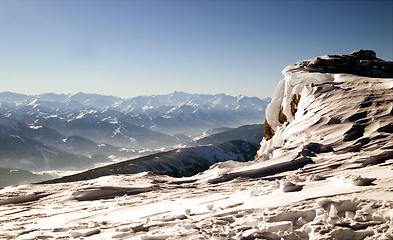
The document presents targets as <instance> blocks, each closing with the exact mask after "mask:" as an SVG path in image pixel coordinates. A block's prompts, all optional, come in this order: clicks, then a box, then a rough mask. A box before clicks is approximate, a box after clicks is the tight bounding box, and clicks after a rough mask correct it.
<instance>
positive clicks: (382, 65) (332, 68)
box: [287, 50, 393, 78]
mask: <svg viewBox="0 0 393 240" xmlns="http://www.w3.org/2000/svg"><path fill="white" fill-rule="evenodd" d="M287 70H288V71H293V72H295V71H299V70H304V71H309V72H326V73H350V74H355V75H359V76H364V77H377V78H392V77H393V62H388V61H383V60H381V59H379V58H377V54H376V53H375V52H374V51H372V50H357V51H355V52H352V53H349V54H344V55H326V56H322V57H317V58H314V59H311V60H306V61H301V62H298V63H296V64H294V65H291V66H290V67H289V68H288V69H287Z"/></svg>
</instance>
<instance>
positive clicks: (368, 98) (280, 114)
mask: <svg viewBox="0 0 393 240" xmlns="http://www.w3.org/2000/svg"><path fill="white" fill-rule="evenodd" d="M392 63H393V62H388V61H383V60H381V59H378V58H377V57H376V53H375V52H373V51H370V50H358V51H355V52H353V53H350V54H345V55H341V56H338V55H326V56H322V57H317V58H314V59H310V60H306V61H301V62H298V63H296V64H292V65H290V66H288V67H286V68H285V69H284V70H283V72H282V73H283V75H284V76H285V78H284V79H283V80H281V81H280V82H279V84H278V86H277V88H276V90H275V93H274V95H273V98H272V101H271V103H270V104H269V105H268V106H267V108H266V121H265V135H266V137H265V138H264V139H263V141H262V142H261V148H260V150H259V152H258V155H259V158H260V159H262V160H266V159H270V158H272V157H274V154H276V155H277V154H278V152H279V151H280V150H279V151H275V149H276V148H278V147H282V146H286V147H289V145H292V147H293V146H294V144H293V142H296V144H301V141H303V142H304V143H307V142H308V141H310V140H311V139H312V136H313V135H316V134H315V132H312V130H311V129H312V126H315V125H318V127H320V126H323V125H329V124H333V123H332V122H331V121H338V122H339V123H340V124H338V123H336V124H335V125H334V126H335V127H338V126H340V127H341V130H342V131H341V132H340V133H336V135H341V136H343V137H345V133H346V131H348V130H349V128H351V127H354V126H357V125H356V124H351V122H353V121H351V116H357V114H363V115H365V116H364V117H366V116H367V114H373V111H371V110H368V109H367V107H368V108H369V109H372V108H373V105H374V104H373V102H372V100H375V99H376V98H377V96H378V95H386V94H387V93H388V92H389V91H391V89H392V83H391V78H393V65H392ZM352 73H357V74H361V75H364V76H368V77H362V76H358V75H354V74H352ZM387 77H390V78H387ZM355 92H356V94H354V93H355ZM354 95H355V97H354ZM380 97H381V98H385V97H382V96H380ZM329 98H333V99H334V101H335V102H336V105H335V104H334V102H333V103H331V102H330V101H332V100H331V99H329ZM329 103H330V105H328V104H329ZM318 104H319V105H318ZM367 104H369V105H370V106H365V105H367ZM328 107H329V108H328ZM374 107H375V106H374ZM388 108H389V105H388ZM390 110H391V109H390ZM390 110H389V109H386V113H389V111H390ZM318 112H319V113H318ZM388 115H389V114H388ZM330 116H334V119H335V120H331V119H332V118H329V117H330ZM364 117H363V118H364ZM373 117H374V118H377V119H378V120H379V118H387V116H386V114H385V113H384V114H379V115H378V114H375V115H373ZM377 119H375V120H377ZM313 121H314V122H313ZM383 123H384V124H387V123H388V119H387V120H385V121H384V122H383ZM380 127H383V126H380ZM314 128H316V127H314ZM375 130H376V129H375ZM307 134H308V135H309V136H308V135H307ZM300 136H302V137H303V138H299V137H300ZM318 137H320V138H325V139H324V140H325V141H326V137H327V136H325V135H323V136H319V135H318ZM330 137H331V138H334V137H337V136H330ZM270 138H272V139H271V140H270ZM294 139H297V141H294ZM313 140H314V139H313ZM314 141H316V142H320V141H318V139H315V140H314ZM331 141H335V140H331ZM337 141H338V140H337ZM333 143H334V142H329V144H330V145H332V144H333Z"/></svg>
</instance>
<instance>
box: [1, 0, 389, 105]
mask: <svg viewBox="0 0 393 240" xmlns="http://www.w3.org/2000/svg"><path fill="white" fill-rule="evenodd" d="M392 12H393V1H378V0H374V1H358V0H357V1H350V0H346V1H333V0H327V1H311V0H308V1H295V0H293V1H273V0H271V1H257V0H252V1H247V0H243V1H240V0H239V1H236V0H228V1H224V0H212V1H207V0H200V1H196V0H194V1H193V0H189V1H180V0H177V1H176V0H168V1H158V0H156V1H149V0H147V1H138V0H133V1H131V0H130V1H128V0H114V1H109V0H71V1H68V0H67V1H63V0H54V1H50V0H45V1H44V0H24V1H18V0H0V91H13V92H19V93H26V94H40V93H45V92H56V93H76V92H80V91H81V92H88V93H99V94H106V95H115V96H120V97H133V96H137V95H151V94H166V93H170V92H173V91H184V92H189V93H212V94H215V93H226V94H230V95H240V94H245V95H248V96H257V97H261V98H264V97H268V96H271V95H272V94H273V91H274V89H275V87H276V85H277V83H278V81H279V80H281V79H282V75H281V70H282V69H283V68H284V67H285V66H287V65H289V64H292V63H294V62H297V61H300V60H304V59H309V58H312V57H316V56H320V55H325V54H344V53H349V52H352V51H354V50H357V49H361V48H362V49H373V50H375V51H376V52H377V55H378V57H380V58H382V59H387V60H392V59H393V44H392V43H393V30H392V29H393V17H392Z"/></svg>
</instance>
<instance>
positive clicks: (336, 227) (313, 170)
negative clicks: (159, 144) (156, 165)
mask: <svg viewBox="0 0 393 240" xmlns="http://www.w3.org/2000/svg"><path fill="white" fill-rule="evenodd" d="M284 75H285V78H284V80H282V81H281V82H280V83H279V86H278V88H277V90H276V93H275V95H274V97H273V99H272V103H271V105H270V106H269V107H268V112H267V121H268V122H269V124H270V125H271V126H272V128H273V129H274V130H275V135H274V136H273V137H272V138H271V139H270V140H266V139H264V140H262V142H261V148H260V150H259V152H258V157H257V159H256V160H255V161H251V162H246V163H239V162H235V161H228V162H222V163H218V164H215V165H213V166H212V167H211V168H210V169H209V170H207V171H205V172H202V173H199V174H197V175H195V176H192V177H187V178H172V177H168V176H159V175H154V174H152V173H148V172H144V173H138V174H125V175H111V176H104V177H100V178H97V179H92V180H85V181H79V182H68V183H59V184H40V185H19V186H10V187H6V188H4V189H2V190H0V197H1V200H0V238H5V239H12V238H14V239H42V238H47V239H50V238H59V239H61V238H64V239H69V238H80V239H82V238H83V239H242V240H245V239H268V240H273V239H277V240H278V239H285V240H287V239H295V240H296V239H299V240H300V239H309V240H315V239H343V240H346V239H348V240H349V239H365V240H371V239H386V240H388V239H393V210H392V209H393V201H392V199H393V191H392V189H393V178H392V176H393V151H392V144H393V135H392V134H391V129H390V127H391V124H392V122H393V119H392V118H393V115H392V109H393V105H392V102H393V89H392V87H391V86H392V83H393V79H392V78H372V77H360V76H356V75H351V74H346V73H322V72H308V71H305V70H304V69H303V70H302V69H299V68H297V67H296V65H295V66H293V65H292V66H290V67H288V68H286V69H285V70H284ZM293 94H301V98H300V102H299V104H298V106H297V109H298V110H297V112H296V114H295V116H292V113H291V109H290V104H291V101H292V95H293ZM281 107H282V108H283V113H284V114H285V115H286V116H287V121H286V122H284V123H280V122H279V121H278V120H277V118H278V113H279V111H280V108H281ZM198 151H202V152H203V153H204V154H214V152H205V151H204V148H203V147H201V148H199V149H198ZM86 196H87V198H91V200H87V199H86V198H84V197H86ZM93 198H94V200H93ZM3 200H4V201H3ZM17 201H19V202H20V201H25V202H24V203H17ZM12 202H14V203H13V204H10V203H12Z"/></svg>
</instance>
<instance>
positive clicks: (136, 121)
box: [0, 92, 270, 175]
mask: <svg viewBox="0 0 393 240" xmlns="http://www.w3.org/2000/svg"><path fill="white" fill-rule="evenodd" d="M269 101H270V99H264V100H261V99H258V98H255V97H246V96H238V97H232V96H228V95H224V94H217V95H208V94H187V93H183V92H174V93H172V94H167V95H154V96H139V97H135V98H129V99H122V98H119V97H113V96H104V95H98V94H86V93H77V94H54V93H46V94H41V95H34V96H33V95H24V94H18V93H12V92H1V93H0V140H1V141H0V147H1V152H0V167H2V168H15V169H22V170H30V171H42V170H44V171H48V170H83V169H86V168H91V167H94V166H96V164H98V163H111V162H113V161H120V160H127V159H134V158H138V157H142V156H146V155H149V154H153V153H156V152H159V151H164V150H165V151H167V150H170V149H173V148H175V147H176V146H180V145H185V146H196V145H201V144H205V145H208V144H220V143H223V142H225V141H230V140H245V141H251V142H254V143H255V142H258V141H260V138H261V135H260V134H261V132H262V131H261V127H260V126H259V127H258V129H256V128H255V127H251V129H248V130H247V129H244V131H245V134H246V135H247V136H249V137H250V138H249V139H247V137H246V136H244V137H241V136H240V135H239V136H238V137H235V135H234V137H235V138H233V137H229V136H227V134H224V135H223V137H221V138H220V137H218V139H216V140H214V141H213V140H212V141H210V140H209V141H207V140H206V139H205V140H204V142H201V140H199V141H194V138H195V137H196V138H198V139H200V138H202V137H203V136H207V135H209V134H213V133H218V132H225V131H232V130H233V127H238V126H240V125H244V124H252V123H259V122H261V119H263V118H264V109H265V108H266V105H267V104H268V102H269ZM250 126H251V125H250ZM253 130H255V131H256V132H258V134H257V135H259V136H258V137H259V138H258V137H257V138H255V133H252V131H253ZM240 131H241V130H240ZM252 134H254V138H253V139H251V138H252V137H251V135H252ZM216 138H217V136H216ZM3 175H4V174H3Z"/></svg>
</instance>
